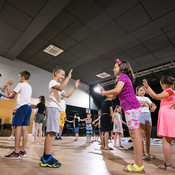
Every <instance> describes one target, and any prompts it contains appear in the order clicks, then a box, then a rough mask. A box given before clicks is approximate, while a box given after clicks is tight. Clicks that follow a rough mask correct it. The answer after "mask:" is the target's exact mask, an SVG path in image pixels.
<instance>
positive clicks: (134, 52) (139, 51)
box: [125, 44, 149, 58]
mask: <svg viewBox="0 0 175 175" xmlns="http://www.w3.org/2000/svg"><path fill="white" fill-rule="evenodd" d="M125 52H126V53H127V54H128V55H129V56H130V57H132V58H137V57H140V56H143V55H146V54H149V51H148V50H147V49H146V48H145V47H144V46H143V45H142V44H139V45H137V46H134V47H132V48H129V49H126V50H125Z"/></svg>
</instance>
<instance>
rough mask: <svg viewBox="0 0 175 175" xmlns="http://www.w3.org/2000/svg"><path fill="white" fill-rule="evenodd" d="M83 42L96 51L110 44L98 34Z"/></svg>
mask: <svg viewBox="0 0 175 175" xmlns="http://www.w3.org/2000/svg"><path fill="white" fill-rule="evenodd" d="M81 44H82V45H84V46H86V47H87V48H89V49H90V50H92V51H93V52H94V53H99V52H101V51H102V50H103V49H104V48H106V47H107V46H108V45H107V44H106V43H104V42H103V40H102V38H101V37H99V36H97V35H96V34H92V35H91V36H89V37H88V38H86V39H85V40H83V41H81Z"/></svg>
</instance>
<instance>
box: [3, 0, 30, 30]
mask: <svg viewBox="0 0 175 175" xmlns="http://www.w3.org/2000/svg"><path fill="white" fill-rule="evenodd" d="M0 20H3V21H5V22H8V23H9V24H11V25H14V26H16V27H17V28H18V29H20V30H24V29H25V28H26V27H27V26H28V25H29V24H30V22H31V21H32V18H31V17H29V16H28V15H26V14H24V13H22V12H21V11H19V10H18V9H16V8H15V7H13V6H12V5H10V4H8V3H6V5H5V7H4V9H3V10H2V12H1V14H0Z"/></svg>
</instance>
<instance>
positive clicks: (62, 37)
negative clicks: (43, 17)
mask: <svg viewBox="0 0 175 175" xmlns="http://www.w3.org/2000/svg"><path fill="white" fill-rule="evenodd" d="M52 43H53V44H54V45H56V46H57V47H59V48H61V49H63V50H67V49H69V48H71V47H72V46H74V45H75V44H77V41H75V40H74V39H73V38H71V37H70V36H68V35H66V34H65V33H63V32H62V33H60V34H59V35H58V36H57V37H55V38H54V39H53V40H52Z"/></svg>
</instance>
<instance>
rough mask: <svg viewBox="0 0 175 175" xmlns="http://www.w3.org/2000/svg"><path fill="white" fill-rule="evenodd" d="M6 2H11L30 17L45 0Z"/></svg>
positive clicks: (39, 8)
mask: <svg viewBox="0 0 175 175" xmlns="http://www.w3.org/2000/svg"><path fill="white" fill-rule="evenodd" d="M8 3H10V4H13V5H14V6H15V7H17V8H18V9H20V10H21V11H23V12H24V13H26V14H28V15H29V16H31V17H35V16H36V15H37V14H38V12H39V11H40V10H41V9H42V7H43V6H44V5H45V4H46V1H45V0H37V1H36V0H30V1H28V0H8Z"/></svg>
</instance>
